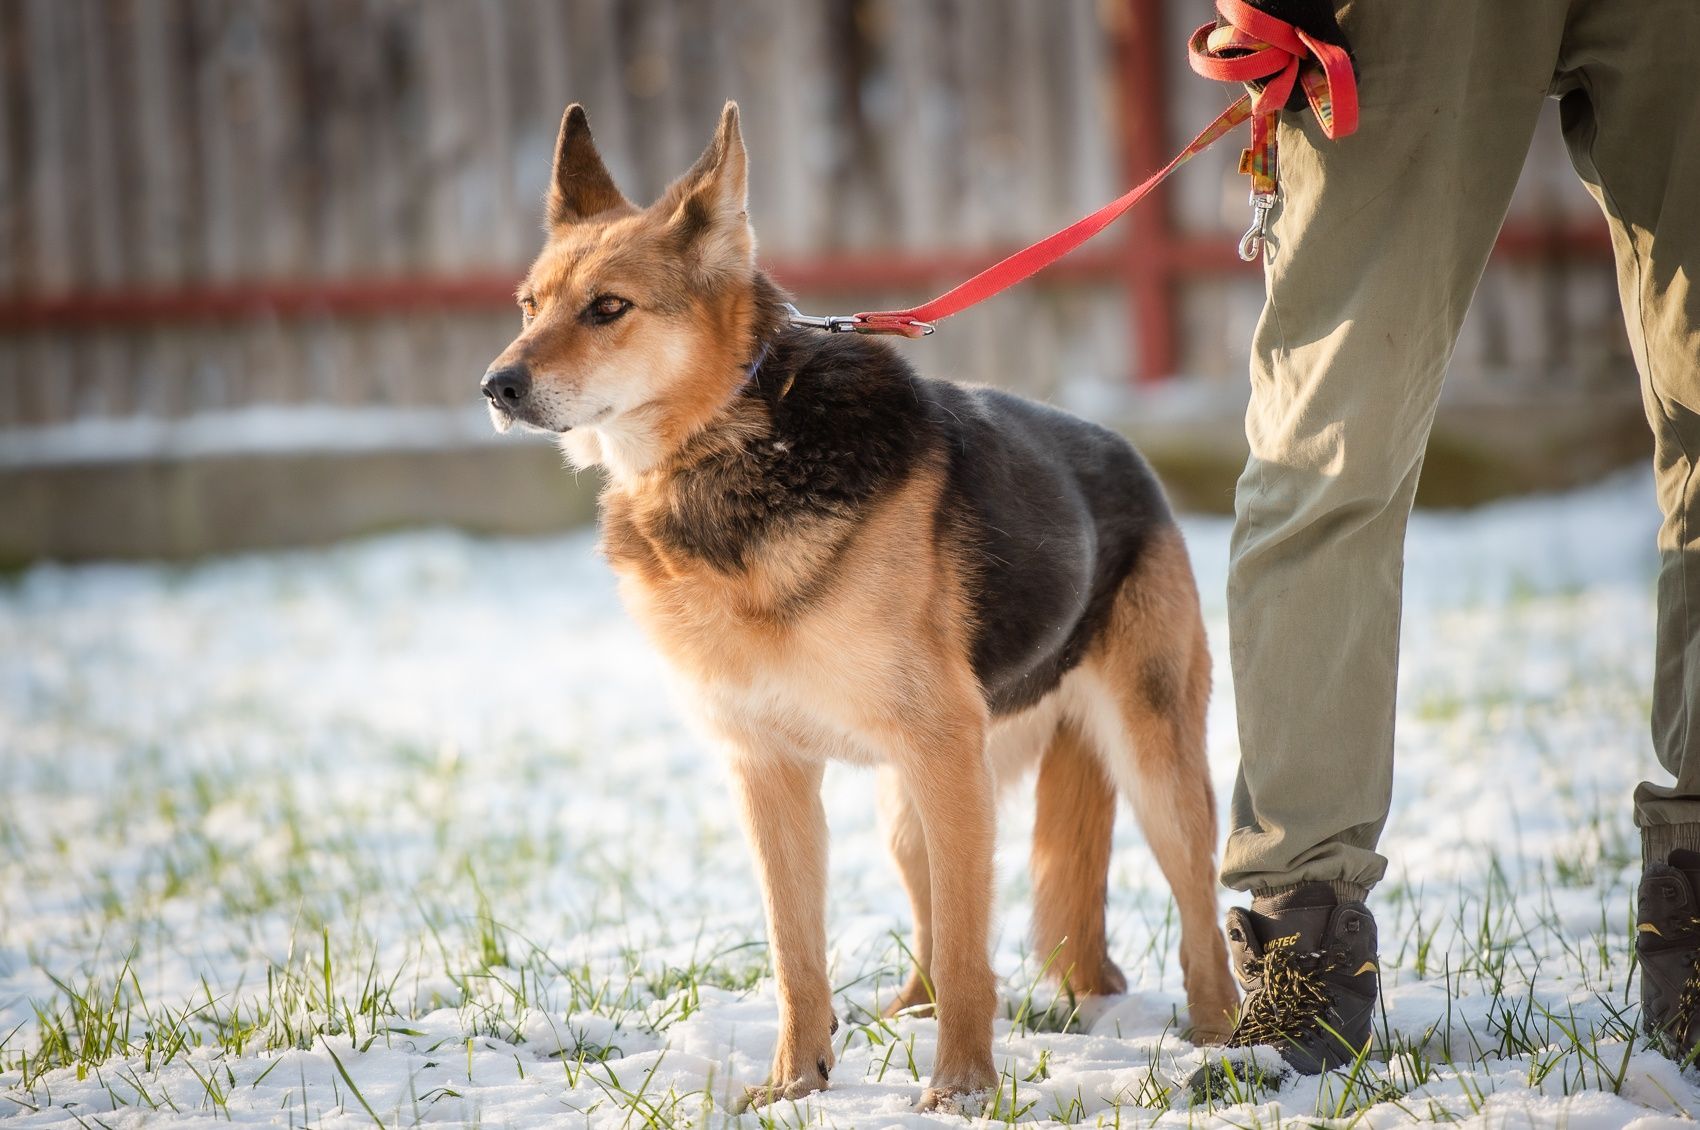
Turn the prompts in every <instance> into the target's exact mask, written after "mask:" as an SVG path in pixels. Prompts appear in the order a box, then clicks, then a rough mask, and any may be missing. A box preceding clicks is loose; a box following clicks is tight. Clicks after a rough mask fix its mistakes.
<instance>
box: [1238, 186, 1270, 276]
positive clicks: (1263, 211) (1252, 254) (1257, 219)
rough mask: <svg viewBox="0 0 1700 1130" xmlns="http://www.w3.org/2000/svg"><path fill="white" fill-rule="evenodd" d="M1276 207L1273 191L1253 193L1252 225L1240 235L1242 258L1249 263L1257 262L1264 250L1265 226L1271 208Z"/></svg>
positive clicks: (1254, 191)
mask: <svg viewBox="0 0 1700 1130" xmlns="http://www.w3.org/2000/svg"><path fill="white" fill-rule="evenodd" d="M1273 207H1275V194H1274V193H1273V192H1258V191H1256V190H1255V189H1254V190H1253V191H1252V194H1251V227H1249V228H1247V229H1246V230H1245V234H1244V235H1242V236H1240V258H1241V259H1243V260H1245V261H1246V262H1247V263H1255V262H1256V261H1257V257H1258V255H1260V254H1262V252H1263V228H1264V226H1265V225H1266V224H1267V223H1268V222H1269V209H1271V208H1273Z"/></svg>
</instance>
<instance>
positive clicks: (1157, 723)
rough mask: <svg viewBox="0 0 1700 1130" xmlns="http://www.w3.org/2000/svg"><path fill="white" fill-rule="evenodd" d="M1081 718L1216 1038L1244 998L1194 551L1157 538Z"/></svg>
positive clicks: (1115, 622) (1207, 1034) (1189, 988)
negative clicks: (1128, 815) (1151, 867)
mask: <svg viewBox="0 0 1700 1130" xmlns="http://www.w3.org/2000/svg"><path fill="white" fill-rule="evenodd" d="M1086 667H1087V670H1086V671H1085V672H1084V673H1085V674H1086V675H1087V682H1088V684H1089V689H1088V690H1087V695H1088V697H1090V698H1091V699H1094V700H1097V701H1096V702H1095V703H1094V704H1093V705H1092V706H1091V708H1089V709H1088V710H1086V711H1085V712H1084V714H1085V716H1084V718H1083V719H1082V720H1083V721H1085V722H1086V723H1087V726H1088V728H1089V729H1090V730H1091V731H1092V737H1093V738H1094V742H1095V745H1096V747H1097V749H1098V752H1099V754H1100V756H1102V757H1103V758H1104V761H1105V766H1106V768H1107V769H1108V770H1109V772H1110V776H1111V778H1112V779H1114V780H1115V782H1116V783H1117V785H1119V786H1120V787H1121V788H1122V790H1123V791H1124V792H1126V793H1127V794H1128V796H1129V798H1130V799H1131V800H1132V802H1133V810H1134V814H1135V815H1136V816H1137V817H1138V819H1139V825H1140V828H1141V829H1142V830H1143V831H1144V833H1145V839H1146V842H1147V843H1148V844H1149V845H1150V847H1151V854H1152V855H1154V856H1156V858H1157V866H1158V867H1159V868H1161V869H1162V872H1163V876H1164V878H1165V879H1167V880H1168V884H1169V888H1170V890H1172V891H1173V893H1174V897H1175V905H1176V908H1177V909H1178V910H1179V912H1180V927H1181V939H1180V963H1181V977H1182V980H1183V981H1184V983H1185V986H1186V996H1187V1006H1188V1010H1189V1012H1190V1013H1191V1027H1192V1038H1193V1040H1194V1042H1196V1043H1204V1042H1219V1041H1220V1040H1222V1039H1223V1038H1225V1037H1226V1035H1227V1032H1228V1029H1229V1027H1230V1026H1231V1022H1232V1017H1233V1012H1234V1008H1235V1005H1236V1003H1237V1000H1238V993H1237V992H1236V990H1235V988H1234V983H1233V978H1232V976H1231V974H1230V973H1229V968H1228V952H1227V946H1226V945H1225V943H1224V942H1223V939H1222V931H1221V928H1220V927H1219V926H1218V925H1217V904H1216V803H1215V798H1214V795H1213V792H1212V790H1211V787H1210V767H1209V764H1208V762H1207V760H1206V754H1205V743H1204V722H1205V711H1206V709H1207V707H1208V706H1209V699H1210V654H1209V650H1208V644H1207V642H1206V640H1205V635H1204V622H1203V618H1202V616H1201V615H1200V613H1199V607H1198V590H1197V588H1196V586H1195V585H1194V583H1193V578H1192V568H1191V566H1190V564H1189V563H1188V561H1187V555H1186V546H1185V544H1184V543H1183V542H1182V541H1181V535H1180V531H1179V530H1178V529H1175V528H1174V527H1172V526H1171V527H1169V528H1167V529H1165V530H1162V531H1160V532H1158V533H1157V534H1155V535H1154V536H1153V540H1152V543H1151V544H1150V545H1149V546H1148V547H1147V548H1146V550H1145V554H1144V557H1143V558H1142V559H1141V561H1140V563H1139V565H1138V567H1137V568H1136V569H1135V571H1134V573H1133V575H1131V576H1130V577H1129V578H1128V579H1127V580H1126V581H1124V582H1123V584H1122V590H1121V592H1120V593H1119V594H1117V597H1116V602H1115V606H1114V608H1113V610H1112V611H1111V614H1110V622H1109V624H1108V625H1107V626H1106V629H1105V631H1104V633H1103V635H1102V636H1101V637H1100V639H1099V640H1098V641H1097V642H1096V643H1095V644H1094V647H1093V653H1092V655H1091V656H1090V658H1089V660H1088V663H1087V664H1086Z"/></svg>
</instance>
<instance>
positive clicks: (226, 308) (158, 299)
mask: <svg viewBox="0 0 1700 1130" xmlns="http://www.w3.org/2000/svg"><path fill="white" fill-rule="evenodd" d="M1122 16H1123V18H1122V20H1121V21H1120V26H1118V27H1117V28H1116V29H1115V35H1116V43H1115V48H1116V60H1117V65H1116V80H1117V97H1118V101H1119V103H1120V105H1121V107H1122V116H1121V119H1120V122H1119V124H1118V134H1119V136H1118V141H1119V144H1120V147H1121V154H1122V157H1121V167H1122V174H1123V179H1124V180H1125V181H1126V182H1127V183H1129V184H1132V183H1134V182H1135V181H1136V180H1138V179H1141V178H1143V177H1144V176H1145V175H1146V174H1147V173H1149V172H1150V171H1151V170H1153V169H1156V168H1159V167H1160V166H1161V165H1162V164H1163V163H1164V162H1165V161H1166V160H1168V158H1169V156H1170V153H1169V139H1168V131H1167V130H1166V129H1165V128H1164V121H1165V106H1166V100H1165V98H1164V89H1165V88H1164V77H1165V65H1166V61H1167V59H1168V53H1169V49H1170V48H1171V47H1172V44H1173V41H1172V40H1171V38H1170V36H1169V29H1168V28H1167V27H1166V26H1165V21H1164V19H1163V3H1162V0H1126V7H1125V8H1123V9H1122ZM1165 192H1166V189H1164V188H1159V189H1158V190H1157V191H1156V192H1154V193H1152V194H1151V196H1150V197H1148V198H1147V199H1146V200H1145V202H1144V203H1142V204H1141V205H1140V206H1139V207H1138V208H1136V209H1134V210H1133V212H1132V213H1131V214H1130V215H1129V217H1128V219H1127V220H1126V221H1125V222H1124V223H1123V224H1122V225H1120V238H1119V239H1118V238H1115V237H1109V238H1106V239H1104V240H1102V241H1101V245H1100V246H1099V247H1091V248H1087V249H1085V250H1083V251H1081V252H1078V253H1076V254H1075V255H1073V256H1070V257H1069V258H1068V259H1065V260H1063V261H1062V262H1060V263H1058V264H1057V265H1056V266H1054V267H1052V268H1050V269H1049V270H1047V271H1046V272H1045V273H1044V274H1043V275H1041V276H1039V279H1038V281H1040V282H1042V283H1043V282H1047V281H1048V282H1069V281H1074V282H1079V281H1082V280H1085V281H1112V282H1119V283H1120V284H1121V285H1122V286H1123V287H1125V288H1126V291H1127V298H1128V319H1129V324H1130V325H1131V326H1132V327H1133V330H1134V335H1135V341H1136V348H1137V352H1136V357H1135V362H1134V374H1133V375H1134V376H1135V378H1136V379H1138V380H1139V381H1141V382H1146V381H1156V380H1161V379H1163V378H1164V377H1167V376H1169V375H1170V374H1172V373H1173V372H1174V371H1175V368H1176V363H1177V359H1178V355H1177V344H1176V326H1177V317H1176V295H1177V291H1178V289H1179V285H1180V284H1181V283H1182V282H1184V281H1185V280H1186V279H1188V278H1192V277H1196V276H1201V275H1224V274H1229V273H1230V272H1232V273H1247V274H1248V275H1249V273H1250V272H1254V271H1256V269H1257V268H1256V267H1254V266H1249V265H1247V264H1245V263H1242V262H1240V260H1239V258H1238V256H1237V255H1236V254H1235V250H1234V244H1235V239H1234V237H1232V236H1208V237H1204V236H1197V235H1188V234H1185V233H1180V232H1177V231H1176V230H1175V229H1174V227H1173V224H1172V222H1171V218H1170V214H1169V210H1168V207H1167V201H1166V196H1165ZM1010 250H1013V248H1005V249H1001V250H1000V249H995V248H988V249H986V250H984V251H979V252H971V253H965V252H960V251H951V252H919V253H907V252H888V253H869V254H855V255H826V256H818V257H811V258H804V259H796V260H779V261H774V262H772V263H770V264H769V265H770V268H771V269H772V270H773V272H774V275H775V276H776V277H777V278H778V279H779V281H780V282H781V283H783V284H784V285H785V286H787V287H788V288H790V289H792V290H795V291H797V292H799V293H802V294H806V295H822V296H825V295H830V294H832V293H834V292H845V291H862V292H866V291H873V290H885V289H898V290H921V291H926V290H934V289H944V288H945V287H947V286H951V285H954V284H955V283H957V282H960V281H961V280H962V279H964V278H967V277H968V276H969V275H971V274H973V273H974V272H976V271H978V270H980V269H981V268H982V267H984V266H985V265H986V264H988V263H990V262H993V261H994V260H995V259H997V258H999V257H1000V256H1001V255H1002V254H1005V253H1007V252H1008V251H1010ZM1495 254H1496V255H1497V256H1499V257H1501V258H1509V259H1524V260H1528V259H1540V260H1544V261H1551V260H1552V259H1554V258H1586V259H1597V258H1600V257H1604V256H1609V255H1610V254H1611V241H1610V239H1609V237H1608V234H1607V232H1606V229H1605V226H1604V224H1603V223H1598V224H1588V225H1585V226H1584V225H1576V224H1570V225H1567V226H1561V227H1553V226H1540V225H1529V224H1514V225H1509V226H1507V227H1506V229H1505V230H1504V231H1503V232H1501V233H1500V236H1499V241H1498V243H1497V244H1496V245H1495ZM520 270H521V269H520V268H517V267H516V268H515V269H514V270H513V271H512V272H498V273H485V274H468V275H458V276H452V277H441V276H438V277H414V276H399V277H387V278H368V279H339V280H333V279H324V280H290V281H277V280H254V281H247V282H232V283H226V284H219V285H213V286H195V287H188V288H184V289H178V290H158V289H116V290H108V291H94V292H77V293H68V294H55V295H39V296H28V295H26V296H16V297H0V332H18V331H32V330H68V329H88V328H93V327H102V326H142V325H153V324H163V323H185V322H233V321H244V320H254V319H271V318H282V319H299V318H313V317H377V316H381V315H386V314H398V313H415V312H418V311H422V310H490V309H498V308H501V307H504V306H509V305H511V304H512V302H513V291H514V284H515V282H516V281H517V279H518V278H519V275H520Z"/></svg>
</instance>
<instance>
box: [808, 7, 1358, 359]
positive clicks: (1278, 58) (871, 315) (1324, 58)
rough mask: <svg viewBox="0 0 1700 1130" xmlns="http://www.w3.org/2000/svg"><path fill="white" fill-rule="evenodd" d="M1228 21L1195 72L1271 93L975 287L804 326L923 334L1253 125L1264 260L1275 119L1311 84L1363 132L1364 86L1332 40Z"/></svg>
mask: <svg viewBox="0 0 1700 1130" xmlns="http://www.w3.org/2000/svg"><path fill="white" fill-rule="evenodd" d="M1216 11H1217V12H1218V13H1219V14H1220V15H1221V17H1222V21H1223V25H1224V26H1221V27H1218V26H1217V25H1216V24H1214V23H1210V24H1205V25H1204V26H1203V27H1201V28H1199V29H1198V30H1197V31H1195V32H1193V34H1192V38H1191V40H1190V41H1189V42H1188V43H1187V57H1188V59H1189V60H1190V62H1191V63H1192V69H1193V70H1194V71H1196V72H1198V73H1199V74H1201V75H1203V76H1204V77H1205V78H1213V79H1220V80H1222V81H1224V82H1253V81H1256V80H1259V79H1264V80H1267V81H1266V82H1265V83H1264V86H1263V89H1262V90H1260V91H1258V92H1256V93H1255V94H1245V95H1242V96H1241V97H1239V98H1238V99H1236V100H1235V102H1234V104H1233V105H1231V106H1229V107H1228V108H1227V109H1226V110H1223V111H1222V112H1221V113H1220V114H1218V115H1217V116H1216V120H1215V121H1213V122H1211V123H1210V124H1209V125H1207V126H1205V127H1204V129H1203V130H1202V131H1201V132H1200V133H1199V135H1198V136H1197V137H1195V138H1193V139H1192V141H1191V142H1189V143H1188V145H1187V147H1186V148H1185V149H1183V150H1181V151H1180V153H1179V154H1177V155H1176V156H1175V158H1174V160H1172V161H1170V162H1169V163H1168V164H1167V165H1164V166H1163V167H1162V168H1161V169H1159V170H1157V171H1156V172H1155V173H1153V174H1151V176H1149V177H1147V178H1146V179H1145V180H1144V181H1142V182H1141V183H1140V184H1139V185H1137V186H1136V187H1134V188H1133V189H1132V190H1131V191H1129V192H1127V193H1125V194H1123V195H1122V196H1119V197H1117V198H1116V199H1114V200H1112V201H1110V202H1109V203H1108V204H1106V205H1104V206H1103V207H1102V208H1100V209H1098V210H1097V211H1096V212H1093V213H1092V214H1091V215H1089V216H1085V217H1082V218H1081V219H1079V220H1076V221H1075V222H1074V223H1072V224H1070V225H1069V226H1068V227H1066V228H1064V229H1062V230H1061V231H1059V232H1057V233H1056V234H1054V235H1048V236H1046V237H1045V238H1044V239H1041V240H1040V241H1039V242H1037V243H1035V244H1032V245H1031V246H1028V247H1024V248H1022V249H1021V250H1020V251H1017V252H1016V253H1015V254H1013V255H1010V256H1009V257H1008V258H1006V259H1003V260H1001V261H1000V262H997V263H994V264H993V265H992V266H990V267H987V268H986V269H985V270H983V271H981V272H980V273H979V274H977V275H975V276H974V277H973V278H971V279H969V280H968V281H967V282H965V283H962V284H961V285H959V286H957V287H955V288H954V289H952V290H948V291H946V292H945V293H943V294H941V295H939V296H938V297H937V298H934V299H932V300H931V301H929V302H923V303H922V304H921V305H919V306H911V307H910V308H908V309H907V310H875V311H869V312H865V313H861V314H857V315H855V316H853V317H846V316H830V317H826V318H802V316H801V315H799V319H801V320H800V323H799V324H805V325H814V326H818V327H819V328H822V329H826V330H830V331H832V332H835V333H837V332H844V331H851V332H855V333H880V334H901V335H903V336H904V337H924V336H925V335H927V334H930V333H932V332H933V328H934V327H933V323H934V322H937V321H939V320H941V319H943V318H948V317H950V316H951V315H952V314H957V313H960V312H961V311H963V310H966V309H967V308H968V307H970V306H973V305H975V304H976V303H979V302H984V301H985V300H986V299H988V298H990V297H991V296H992V295H994V294H997V293H998V292H999V291H1002V290H1007V289H1008V288H1010V287H1012V286H1014V285H1015V284H1016V283H1018V282H1020V281H1022V280H1023V279H1026V278H1028V277H1030V276H1032V275H1034V274H1036V273H1037V272H1039V271H1041V270H1043V269H1044V268H1046V267H1048V266H1050V265H1051V264H1052V263H1054V262H1056V261H1057V260H1058V259H1061V258H1062V257H1063V256H1064V255H1067V254H1068V253H1069V252H1070V251H1073V250H1074V249H1075V248H1076V247H1079V246H1080V245H1081V244H1083V243H1085V242H1086V241H1087V240H1089V239H1091V238H1092V237H1093V236H1095V235H1097V234H1098V233H1099V232H1101V231H1103V230H1104V229H1105V228H1106V227H1108V226H1109V225H1110V224H1111V223H1112V222H1113V221H1114V220H1115V219H1116V218H1117V217H1118V216H1120V215H1121V214H1122V213H1123V212H1126V211H1127V210H1128V209H1129V208H1132V207H1133V206H1134V205H1135V204H1138V203H1139V202H1140V201H1141V200H1143V199H1144V198H1145V197H1146V195H1148V194H1149V193H1150V192H1151V190H1152V189H1154V188H1156V187H1157V186H1158V185H1159V184H1162V183H1163V181H1164V180H1165V179H1167V178H1168V176H1169V174H1170V173H1172V172H1174V171H1175V170H1176V169H1178V168H1180V167H1181V166H1182V165H1184V164H1186V163H1187V162H1188V161H1190V160H1191V159H1192V158H1194V157H1196V156H1197V155H1198V154H1200V153H1202V152H1203V151H1204V150H1206V149H1208V148H1209V147H1210V146H1211V145H1212V144H1214V143H1215V142H1216V141H1217V140H1218V139H1219V138H1220V137H1222V135H1223V134H1225V133H1227V132H1228V131H1229V130H1231V129H1233V128H1234V127H1235V126H1237V125H1239V124H1240V123H1241V122H1243V121H1246V120H1247V119H1250V121H1251V146H1250V148H1248V149H1246V150H1245V152H1244V153H1242V154H1241V155H1240V171H1241V172H1242V173H1245V174H1247V175H1248V176H1250V177H1251V181H1252V188H1251V193H1252V195H1251V199H1252V209H1253V211H1252V215H1253V219H1252V225H1251V228H1250V230H1248V231H1247V232H1246V234H1245V236H1244V237H1243V238H1242V239H1241V240H1240V257H1241V258H1242V259H1246V260H1248V261H1249V260H1252V259H1255V258H1257V255H1258V252H1259V249H1260V248H1261V247H1262V243H1263V222H1264V219H1265V217H1266V216H1267V215H1268V213H1269V209H1270V207H1271V206H1272V205H1273V204H1274V203H1275V128H1274V127H1275V115H1276V112H1277V111H1279V110H1280V109H1281V107H1282V106H1283V105H1285V104H1286V101H1287V98H1288V96H1289V95H1290V94H1291V93H1292V91H1293V85H1294V84H1295V83H1300V84H1302V86H1303V88H1304V92H1305V97H1306V98H1307V99H1308V100H1309V102H1310V105H1311V109H1312V110H1313V111H1315V113H1316V117H1317V121H1319V122H1320V123H1321V124H1322V130H1323V133H1324V134H1326V135H1327V136H1328V137H1330V138H1338V137H1345V136H1346V135H1347V134H1349V133H1351V132H1352V131H1353V130H1355V129H1357V128H1358V88H1357V80H1356V77H1355V76H1354V75H1353V73H1352V62H1351V59H1350V58H1348V57H1347V55H1346V52H1345V51H1344V50H1343V49H1341V48H1339V47H1336V46H1334V45H1333V44H1331V43H1323V42H1321V41H1320V40H1317V39H1313V38H1312V37H1310V36H1308V35H1306V34H1305V33H1304V32H1302V31H1300V30H1298V29H1297V28H1295V27H1293V26H1292V25H1291V24H1288V23H1286V22H1284V21H1282V20H1278V19H1276V18H1275V17H1274V16H1271V15H1268V14H1267V13H1265V12H1262V11H1259V10H1258V9H1256V8H1253V7H1252V6H1251V5H1249V4H1247V3H1245V2H1244V0H1216ZM1311 58H1314V59H1315V60H1316V61H1317V62H1318V63H1320V64H1321V68H1320V69H1311V70H1304V71H1303V72H1302V73H1301V68H1302V64H1303V63H1304V62H1305V60H1306V59H1311Z"/></svg>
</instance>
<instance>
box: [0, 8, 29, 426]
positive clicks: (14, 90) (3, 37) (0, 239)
mask: <svg viewBox="0 0 1700 1130" xmlns="http://www.w3.org/2000/svg"><path fill="white" fill-rule="evenodd" d="M25 15H26V9H25V8H24V6H23V5H21V4H0V294H8V295H9V294H17V293H21V292H22V289H23V281H24V278H23V276H24V271H25V265H24V257H25V256H26V255H27V254H28V235H27V233H26V227H25V225H26V222H27V217H28V211H27V210H28V206H29V144H28V137H27V134H26V131H27V129H28V123H27V119H26V117H25V107H26V105H27V98H28V87H27V85H26V82H27V79H28V76H29V71H28V69H27V68H28V64H27V60H26V56H25V24H24V17H25ZM8 380H9V378H8ZM8 391H9V390H7V389H5V388H0V397H5V396H7V395H8ZM4 411H5V409H4V407H3V406H0V414H3V413H4ZM0 418H3V416H0Z"/></svg>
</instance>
